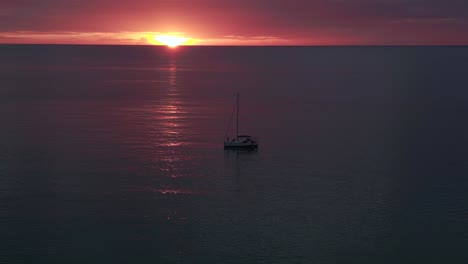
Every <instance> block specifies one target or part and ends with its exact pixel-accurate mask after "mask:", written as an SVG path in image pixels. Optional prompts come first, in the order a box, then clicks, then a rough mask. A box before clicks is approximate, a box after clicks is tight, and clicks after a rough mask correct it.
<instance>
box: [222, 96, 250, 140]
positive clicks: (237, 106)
mask: <svg viewBox="0 0 468 264" xmlns="http://www.w3.org/2000/svg"><path fill="white" fill-rule="evenodd" d="M234 110H237V118H236V136H235V137H233V138H231V139H230V138H229V137H228V133H229V128H230V126H231V121H232V116H233V114H234ZM224 148H225V149H235V148H242V149H249V148H250V149H255V148H258V142H257V139H255V138H253V137H251V136H248V135H239V93H237V101H236V105H235V106H234V109H233V112H232V115H231V119H230V120H229V126H228V129H227V131H226V135H225V136H224Z"/></svg>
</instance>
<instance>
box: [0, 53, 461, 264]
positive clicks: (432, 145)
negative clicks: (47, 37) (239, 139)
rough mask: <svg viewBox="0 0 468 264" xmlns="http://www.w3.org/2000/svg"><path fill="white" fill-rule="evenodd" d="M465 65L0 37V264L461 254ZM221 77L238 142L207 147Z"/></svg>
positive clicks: (226, 113) (447, 259)
mask: <svg viewBox="0 0 468 264" xmlns="http://www.w3.org/2000/svg"><path fill="white" fill-rule="evenodd" d="M467 70H468V47H416V46H413V47H384V46H382V47H357V46H356V47H201V46H200V47H197V46H192V47H190V46H187V47H178V48H175V49H172V48H167V47H157V46H92V45H89V46H87V45H0V263H100V264H101V263H203V264H204V263H319V264H320V263H333V264H335V263H359V264H364V263H369V264H371V263H372V264H375V263H392V264H393V263H468V122H467V117H468V71H467ZM237 93H239V98H240V99H239V124H238V128H239V133H241V134H248V135H252V136H255V137H257V138H258V141H259V148H258V149H257V150H250V151H246V150H224V148H223V141H224V139H225V137H226V136H230V137H231V138H232V136H234V135H235V133H236V132H235V128H236V122H235V120H236V118H235V117H234V118H231V117H232V113H233V109H234V106H235V102H236V95H237ZM228 127H230V129H228Z"/></svg>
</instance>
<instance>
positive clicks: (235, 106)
mask: <svg viewBox="0 0 468 264" xmlns="http://www.w3.org/2000/svg"><path fill="white" fill-rule="evenodd" d="M236 108H237V102H236V101H234V107H233V108H232V113H231V118H230V119H229V125H228V128H227V130H226V134H225V135H224V140H226V138H227V135H228V133H229V129H230V128H231V123H232V118H233V117H234V112H235V110H236Z"/></svg>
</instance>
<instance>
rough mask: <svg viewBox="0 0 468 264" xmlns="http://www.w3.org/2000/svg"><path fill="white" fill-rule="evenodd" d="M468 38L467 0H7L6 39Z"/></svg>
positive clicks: (414, 41) (405, 41) (0, 14)
mask: <svg viewBox="0 0 468 264" xmlns="http://www.w3.org/2000/svg"><path fill="white" fill-rule="evenodd" d="M158 34H165V35H177V36H184V37H187V38H191V39H192V40H193V42H192V43H194V44H199V45H467V44H468V1H467V0H131V1H119V0H40V1H38V0H1V1H0V43H78V44H80V43H90V44H151V42H152V37H153V36H154V35H158Z"/></svg>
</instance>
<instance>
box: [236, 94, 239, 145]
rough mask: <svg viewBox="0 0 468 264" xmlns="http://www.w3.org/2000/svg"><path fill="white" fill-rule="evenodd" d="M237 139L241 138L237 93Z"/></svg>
mask: <svg viewBox="0 0 468 264" xmlns="http://www.w3.org/2000/svg"><path fill="white" fill-rule="evenodd" d="M236 138H239V92H237V122H236Z"/></svg>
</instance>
